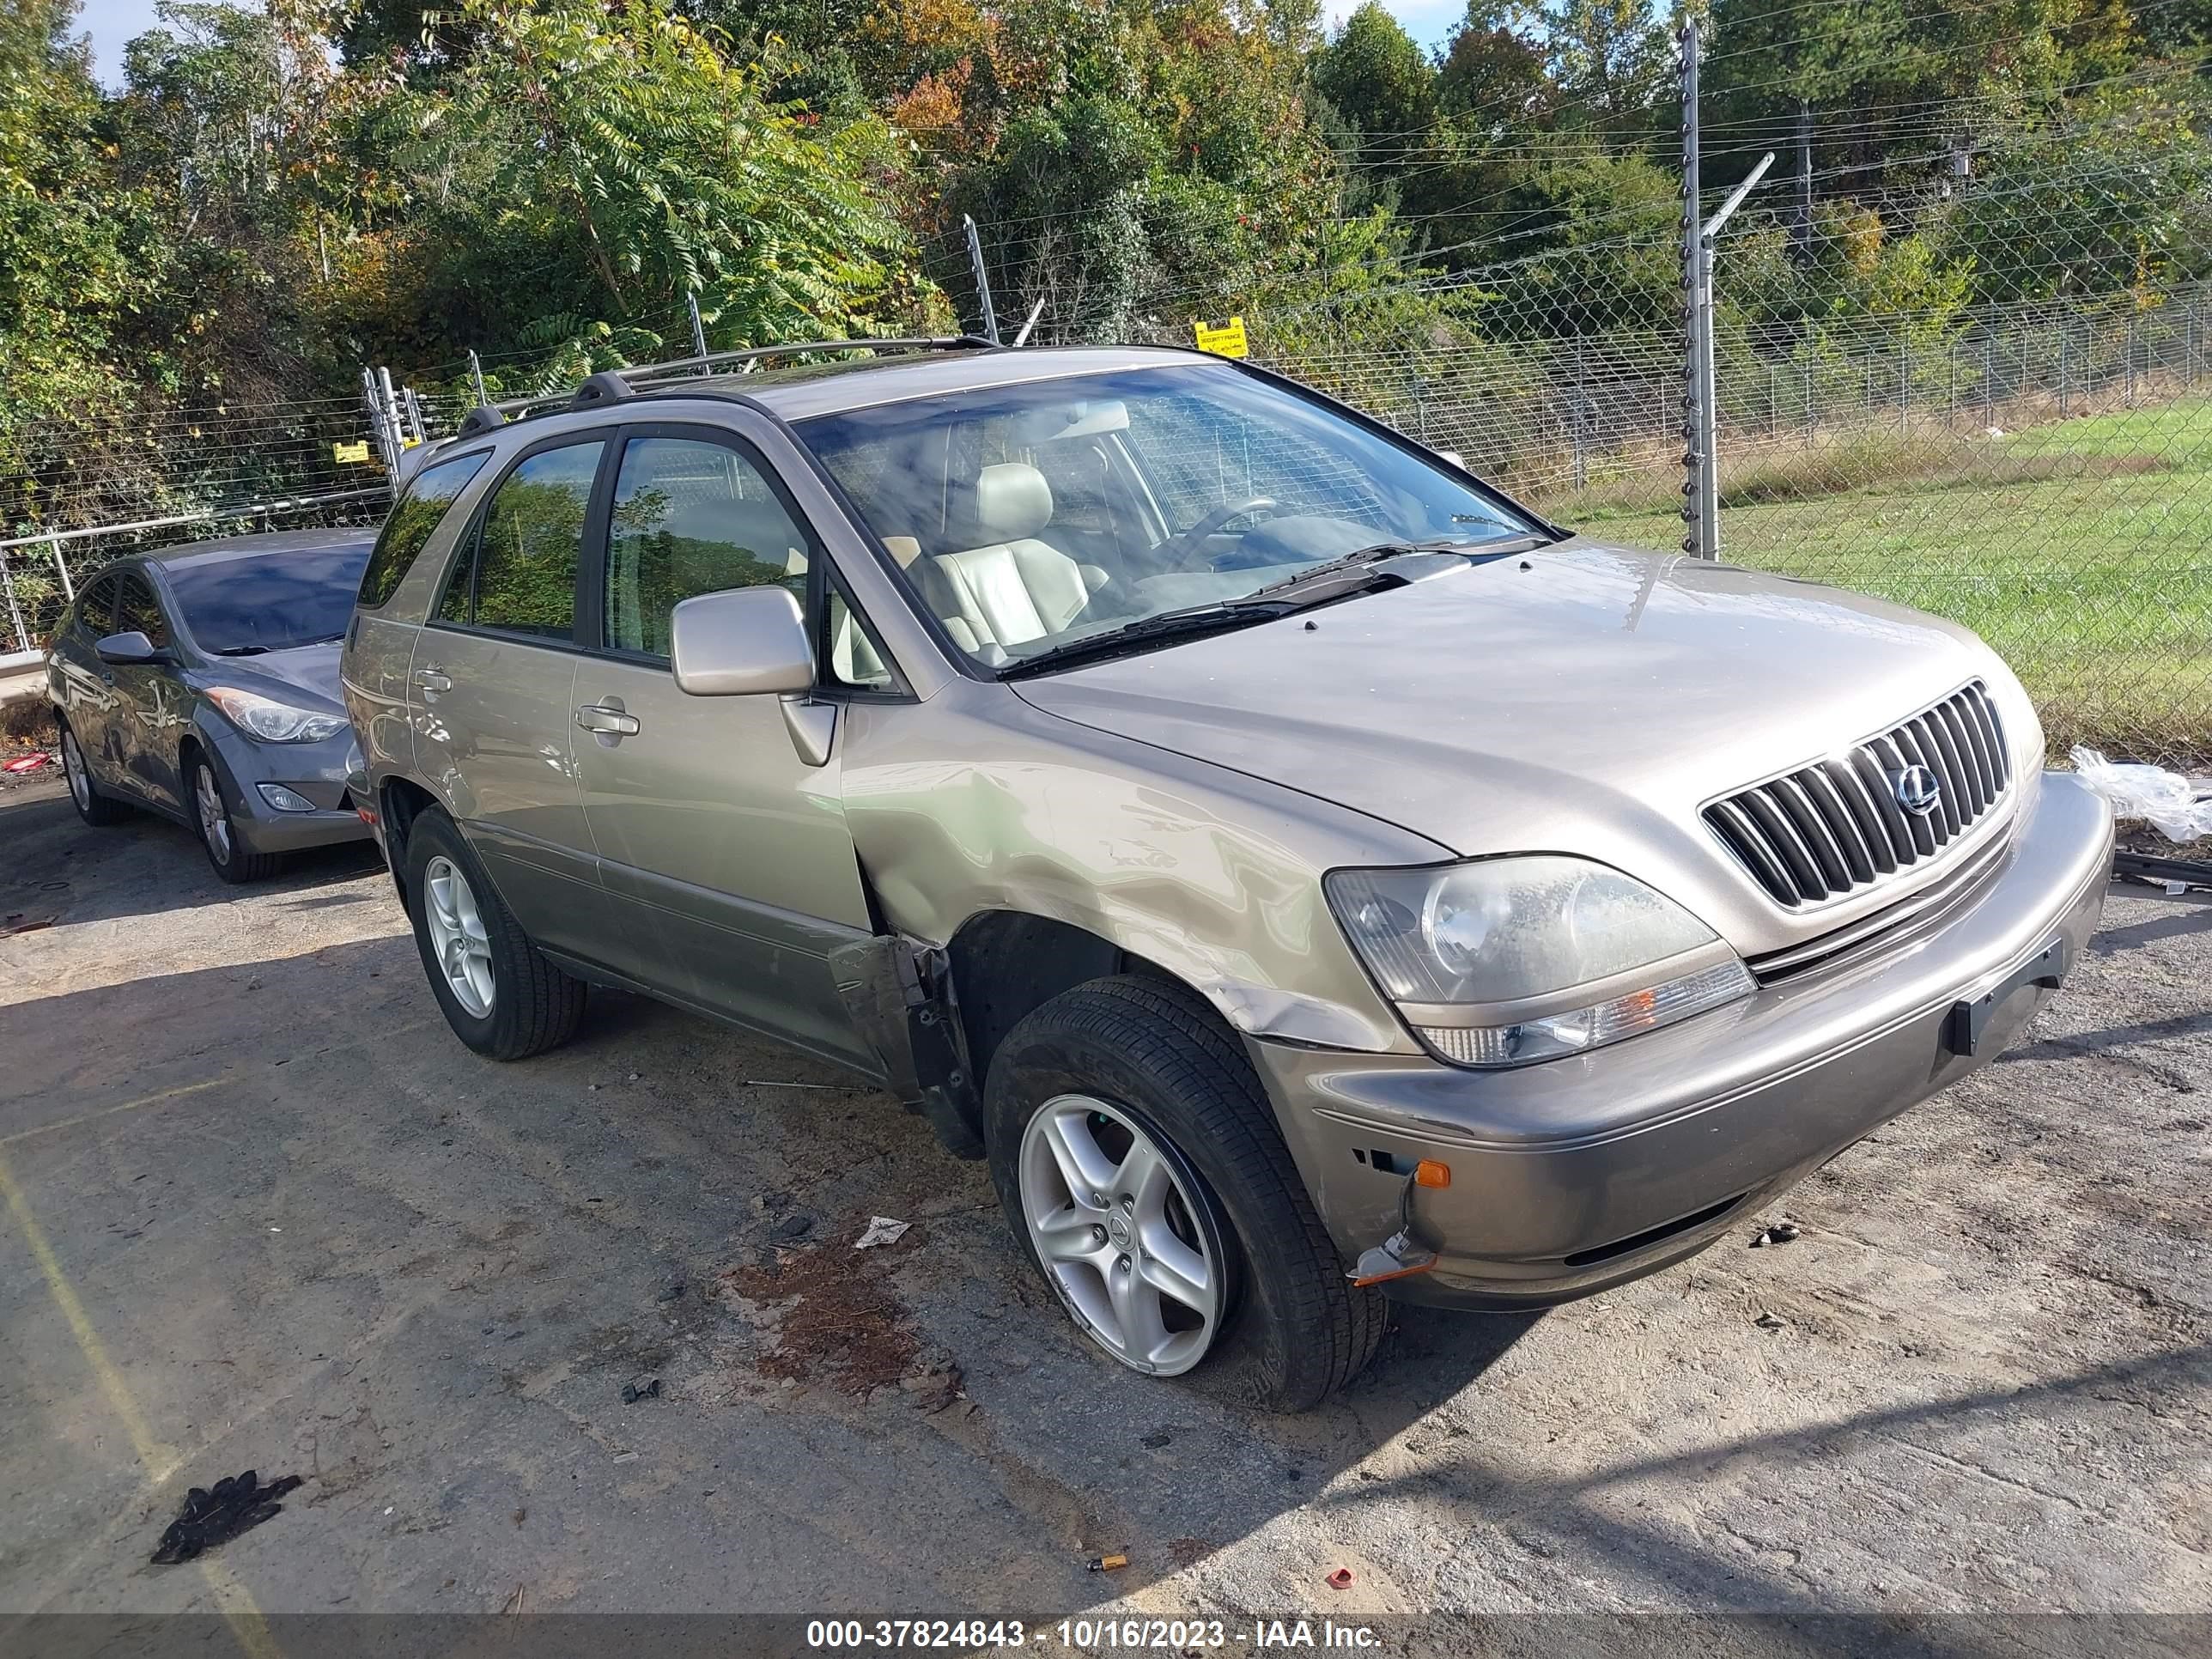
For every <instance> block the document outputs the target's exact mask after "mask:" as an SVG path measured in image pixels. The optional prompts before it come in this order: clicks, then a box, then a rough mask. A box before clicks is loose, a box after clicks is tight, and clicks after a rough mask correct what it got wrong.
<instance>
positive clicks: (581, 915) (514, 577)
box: [408, 432, 607, 957]
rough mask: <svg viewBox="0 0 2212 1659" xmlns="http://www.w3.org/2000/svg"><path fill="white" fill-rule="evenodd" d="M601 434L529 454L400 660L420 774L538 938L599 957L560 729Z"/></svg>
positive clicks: (477, 524)
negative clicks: (406, 659) (409, 659)
mask: <svg viewBox="0 0 2212 1659" xmlns="http://www.w3.org/2000/svg"><path fill="white" fill-rule="evenodd" d="M606 448H607V443H606V435H605V434H604V433H600V432H587V433H566V434H562V435H559V436H557V437H553V438H549V439H547V440H545V441H543V442H540V443H538V444H535V445H533V446H532V447H530V448H528V449H526V450H525V451H523V452H522V453H521V454H520V456H519V457H517V458H516V459H515V460H514V461H513V463H512V464H511V465H510V466H509V468H508V470H507V473H506V474H505V476H504V477H501V479H500V480H499V481H498V482H497V483H495V484H494V485H493V486H492V488H491V489H489V491H488V492H487V493H486V494H485V496H484V498H483V503H482V505H481V506H480V507H478V509H477V513H476V514H475V515H474V518H473V520H471V523H470V525H469V526H468V529H467V531H466V532H465V534H464V535H463V536H462V537H461V538H460V542H459V548H458V550H457V552H456V555H455V557H454V559H453V563H452V565H451V567H450V568H449V570H448V571H447V576H446V581H445V586H444V589H443V592H441V594H440V596H439V598H438V600H437V602H436V604H435V606H434V608H433V610H432V612H431V615H430V617H429V620H428V622H427V623H425V624H424V625H423V628H422V634H421V635H420V636H419V637H418V638H417V640H416V644H415V653H414V658H413V663H412V666H411V667H410V671H409V675H408V680H409V687H408V689H409V692H410V701H413V702H416V703H417V705H418V707H419V708H420V711H421V712H420V713H419V714H418V715H417V716H416V723H415V724H416V734H415V770H416V775H418V776H420V777H422V779H423V780H424V781H426V782H428V784H430V786H431V787H433V788H434V789H435V790H436V791H437V793H439V794H440V796H441V797H442V798H443V799H445V800H446V801H447V803H448V805H450V806H451V808H452V810H453V814H454V816H455V817H457V818H458V819H459V821H460V823H461V827H462V829H463V830H464V832H465V834H466V835H467V836H468V838H469V842H470V844H471V846H472V847H474V848H475V849H476V851H477V856H478V857H480V858H481V859H482V860H483V863H484V867H485V869H486V870H487V871H489V873H490V875H491V878H492V881H493V883H494V884H495V886H496V887H497V888H498V890H499V892H500V896H501V897H502V898H504V899H505V900H506V901H507V906H508V908H511V909H512V910H513V912H514V914H515V916H516V919H517V920H518V921H520V922H521V923H522V926H523V927H524V929H525V930H526V932H528V933H530V935H531V937H532V938H533V939H537V940H538V942H539V943H541V944H544V945H550V946H552V947H553V948H554V949H556V950H561V951H569V952H571V953H573V954H576V955H581V956H587V957H598V956H599V955H600V954H601V953H600V951H599V949H598V944H599V941H598V940H597V939H596V938H595V934H596V933H598V931H599V926H600V924H601V923H602V922H603V921H604V920H605V913H604V910H603V908H602V904H601V893H600V888H599V860H598V858H597V855H596V854H595V853H594V852H593V850H592V839H591V831H590V829H588V828H587V827H586V823H585V821H584V805H583V796H582V793H581V792H580V790H579V789H578V787H577V785H576V775H575V758H574V752H573V750H572V748H571V745H570V742H569V738H570V735H571V733H572V732H573V730H574V726H573V721H572V716H571V715H570V713H569V710H570V709H571V708H573V707H574V703H575V701H576V700H575V697H574V695H573V693H574V685H575V679H576V661H577V657H576V581H577V573H578V569H579V565H580V558H581V555H582V550H583V546H584V538H585V534H586V526H588V525H589V524H590V523H591V521H592V515H593V514H594V513H596V512H598V511H599V510H600V509H599V498H598V495H596V494H595V492H594V483H595V480H596V479H597V477H598V474H599V463H600V461H601V459H602V458H603V457H604V456H605V453H606Z"/></svg>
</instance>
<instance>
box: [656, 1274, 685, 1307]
mask: <svg viewBox="0 0 2212 1659" xmlns="http://www.w3.org/2000/svg"><path fill="white" fill-rule="evenodd" d="M683 1299H684V1281H683V1280H682V1279H678V1280H677V1281H676V1282H675V1283H674V1284H673V1285H669V1286H667V1287H666V1288H665V1290H663V1291H661V1292H660V1294H659V1296H657V1297H654V1298H653V1300H655V1301H656V1302H680V1301H682V1300H683Z"/></svg>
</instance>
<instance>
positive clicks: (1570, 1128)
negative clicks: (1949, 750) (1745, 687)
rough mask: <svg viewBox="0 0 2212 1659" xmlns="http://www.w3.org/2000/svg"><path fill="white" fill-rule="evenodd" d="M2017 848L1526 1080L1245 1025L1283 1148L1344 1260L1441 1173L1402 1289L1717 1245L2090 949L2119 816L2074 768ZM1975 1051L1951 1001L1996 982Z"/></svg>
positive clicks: (1452, 1298)
mask: <svg viewBox="0 0 2212 1659" xmlns="http://www.w3.org/2000/svg"><path fill="white" fill-rule="evenodd" d="M2029 799H2030V803H2031V805H2030V811H2031V816H2030V817H2029V818H2028V819H2027V822H2026V823H2025V824H2024V825H2022V826H2021V828H2020V829H2018V830H2017V831H2016V832H2015V840H2014V845H2013V848H2012V851H2011V854H2010V856H2009V861H2008V864H2007V866H2006V867H2005V868H2004V869H2003V870H2002V872H2001V873H2000V874H1998V875H1997V876H1996V878H1994V879H1993V880H1991V881H1990V883H1989V884H1988V885H1987V886H1985V887H1984V888H1983V889H1982V890H1981V891H1980V893H1979V894H1978V896H1976V897H1975V899H1974V900H1973V901H1972V902H1971V903H1970V904H1968V905H1967V906H1966V908H1962V909H1960V910H1959V911H1957V912H1956V913H1954V915H1951V916H1949V917H1948V918H1947V919H1946V920H1945V921H1944V923H1943V925H1942V927H1940V928H1939V929H1937V930H1936V931H1935V932H1933V933H1929V934H1927V935H1926V936H1924V937H1922V938H1919V939H1915V940H1913V941H1912V942H1911V943H1909V944H1907V945H1903V946H1901V947H1899V948H1897V949H1895V950H1893V951H1889V952H1887V953H1886V954H1880V955H1876V956H1874V957H1871V958H1870V959H1867V960H1861V961H1856V962H1850V961H1847V962H1845V963H1844V964H1843V965H1840V966H1838V967H1835V968H1832V969H1815V970H1814V971H1811V972H1809V973H1807V974H1805V975H1803V976H1802V977H1797V978H1792V979H1790V980H1787V981H1784V982H1782V983H1779V984H1776V985H1772V986H1769V987H1763V988H1762V989H1760V990H1759V991H1758V992H1756V993H1755V994H1753V995H1752V996H1750V997H1748V998H1747V999H1745V1000H1743V1001H1741V1002H1739V1003H1735V1004H1734V1005H1732V1006H1729V1007H1727V1008H1721V1009H1716V1010H1714V1011H1713V1012H1711V1013H1708V1014H1703V1015H1699V1016H1698V1017H1697V1018H1693V1019H1689V1020H1686V1021H1684V1022H1683V1023H1682V1024H1680V1025H1676V1026H1672V1027H1669V1028H1668V1029H1666V1030H1660V1031H1655V1032H1651V1033H1650V1034H1648V1035H1646V1036H1638V1037H1632V1038H1630V1039H1629V1040H1627V1041H1626V1042H1620V1043H1616V1044H1614V1045H1613V1046H1611V1047H1609V1048H1601V1049H1599V1050H1597V1051H1595V1052H1594V1053H1592V1054H1585V1055H1578V1056H1575V1057H1572V1058H1570V1059H1564V1060H1549V1061H1546V1062H1544V1063H1541V1064H1539V1065H1535V1066H1528V1067H1526V1068H1524V1069H1522V1070H1520V1071H1508V1072H1472V1071H1462V1070H1458V1069H1455V1068H1454V1067H1451V1066H1444V1065H1442V1064H1439V1063H1438V1062H1437V1061H1434V1060H1429V1059H1427V1058H1425V1057H1421V1056H1414V1055H1401V1054H1347V1053H1344V1052H1340V1051H1336V1050H1328V1049H1318V1048H1303V1047H1299V1046H1297V1045H1294V1044H1291V1043H1285V1042H1271V1041H1268V1040H1267V1039H1263V1038H1254V1039H1249V1048H1250V1050H1251V1053H1252V1055H1253V1058H1254V1060H1255V1063H1256V1064H1257V1065H1258V1066H1259V1068H1260V1071H1261V1077H1262V1078H1263V1079H1264V1080H1265V1082H1266V1084H1267V1091H1268V1094H1269V1097H1271V1098H1272V1100H1273V1102H1274V1104H1275V1109H1276V1113H1277V1115H1278V1117H1279V1120H1280V1121H1281V1123H1282V1126H1283V1129H1284V1133H1285V1137H1286V1139H1288V1140H1289V1142H1290V1146H1291V1156H1292V1157H1293V1158H1295V1159H1296V1161H1297V1165H1298V1170H1299V1173H1300V1174H1301V1175H1302V1176H1304V1179H1305V1183H1306V1188H1307V1190H1308V1191H1309V1192H1310V1193H1311V1194H1313V1196H1314V1200H1315V1202H1316V1205H1317V1206H1318V1207H1319V1209H1320V1211H1321V1214H1322V1220H1323V1221H1324V1223H1325V1224H1326V1225H1328V1230H1329V1233H1330V1236H1331V1237H1332V1238H1334V1241H1335V1243H1336V1246H1337V1248H1338V1249H1339V1250H1340V1252H1342V1254H1343V1255H1344V1258H1345V1260H1346V1261H1354V1260H1356V1259H1357V1258H1358V1255H1359V1254H1360V1252H1361V1251H1363V1250H1364V1249H1368V1248H1369V1247H1370V1246H1373V1245H1376V1244H1380V1243H1383V1241H1384V1240H1385V1239H1386V1238H1388V1237H1389V1236H1390V1235H1392V1234H1393V1233H1395V1231H1397V1230H1398V1228H1399V1225H1400V1202H1401V1195H1403V1194H1407V1182H1406V1180H1405V1178H1404V1176H1405V1174H1406V1173H1407V1172H1410V1171H1411V1170H1412V1169H1413V1165H1414V1164H1415V1163H1416V1162H1417V1161H1418V1160H1419V1159H1422V1158H1433V1159H1435V1160H1437V1161H1438V1162H1440V1163H1443V1164H1448V1165H1449V1166H1450V1170H1451V1184H1450V1185H1449V1187H1448V1188H1413V1189H1412V1192H1411V1206H1412V1214H1413V1222H1414V1228H1415V1232H1416V1234H1417V1236H1418V1237H1419V1240H1420V1242H1421V1243H1425V1244H1426V1245H1427V1246H1428V1247H1429V1248H1431V1249H1434V1250H1436V1251H1437V1255H1438V1258H1439V1259H1438V1261H1437V1266H1436V1267H1435V1268H1434V1269H1433V1270H1432V1271H1431V1272H1429V1273H1425V1274H1421V1275H1419V1276H1417V1277H1412V1278H1407V1279H1397V1280H1395V1281H1393V1282H1392V1283H1391V1284H1390V1285H1389V1287H1388V1288H1389V1291H1391V1292H1392V1293H1393V1294H1394V1295H1397V1296H1399V1297H1402V1298H1404V1299H1406V1300H1409V1301H1421V1302H1431V1303H1438V1304H1447V1305H1452V1306H1458V1307H1471V1308H1513V1307H1541V1306H1543V1305H1546V1304H1550V1303H1554V1302H1562V1301H1567V1300H1570V1299H1571V1298H1573V1297H1577V1296H1586V1295H1589V1294H1590V1293H1591V1292H1592V1291H1600V1290H1603V1289H1605V1288H1607V1286H1609V1285H1617V1284H1620V1283H1621V1282H1622V1281H1623V1280H1625V1279H1633V1278H1636V1277H1638V1276H1639V1275H1640V1274H1643V1273H1650V1272H1652V1271H1653V1270H1655V1269H1656V1268H1659V1267H1665V1266H1667V1265H1668V1264H1669V1263H1671V1262H1674V1261H1680V1260H1681V1259H1682V1258H1683V1257H1684V1256H1686V1255H1691V1254H1692V1253H1694V1252H1695V1251H1697V1250H1699V1249H1703V1248H1704V1247H1705V1245H1707V1244H1709V1243H1711V1242H1712V1241H1713V1240H1714V1238H1716V1237H1718V1236H1719V1235H1720V1234H1721V1233H1722V1232H1723V1231H1726V1230H1727V1229H1728V1228H1729V1225H1731V1223H1732V1221H1733V1219H1734V1218H1735V1217H1736V1216H1738V1215H1739V1214H1741V1213H1742V1212H1746V1211H1748V1210H1751V1209H1753V1208H1756V1207H1758V1206H1759V1205H1762V1204H1764V1203H1765V1202H1767V1201H1768V1200H1771V1199H1772V1198H1774V1197H1775V1196H1777V1195H1778V1194H1780V1193H1782V1192H1783V1191H1784V1190H1785V1189H1787V1188H1789V1187H1790V1186H1792V1185H1793V1184H1795V1183H1796V1182H1798V1181H1799V1180H1801V1179H1802V1178H1803V1177H1804V1176H1806V1175H1807V1174H1808V1173H1810V1172H1811V1171H1812V1170H1814V1169H1816V1168H1818V1167H1819V1166H1820V1164H1823V1163H1825V1162H1826V1161H1827V1160H1828V1159H1829V1158H1832V1157H1834V1156H1835V1155H1836V1154H1837V1153H1838V1152H1841V1151H1843V1150H1844V1148H1845V1147H1847V1146H1850V1145H1851V1144H1852V1143H1853V1142H1855V1141H1857V1140H1858V1139H1861V1138H1862V1137H1863V1136H1864V1135H1865V1134H1867V1133H1868V1132H1869V1131H1870V1130H1872V1129H1874V1128H1875V1127H1879V1126H1880V1125H1881V1123H1883V1122H1885V1121H1887V1120H1888V1119H1889V1118H1891V1117H1893V1116H1895V1115H1897V1114H1898V1113H1899V1112H1901V1111H1903V1110H1904V1109H1905V1108H1906V1107H1908V1106H1911V1105H1913V1104H1915V1103H1917V1102H1919V1101H1922V1100H1924V1099H1926V1098H1927V1097H1929V1096H1930V1095H1932V1094H1935V1093H1936V1092H1937V1091H1940V1090H1942V1089H1944V1088H1947V1087H1948V1086H1949V1085H1951V1084H1953V1083H1955V1082H1957V1081H1958V1080H1959V1079H1960V1078H1962V1077H1964V1076H1966V1074H1967V1073H1970V1072H1972V1071H1975V1070H1977V1069H1978V1068H1979V1067H1981V1066H1984V1065H1987V1064H1988V1063H1989V1062H1990V1060H1993V1059H1994V1058H1995V1057H1996V1055H1997V1054H1999V1053H2001V1052H2002V1050H2003V1049H2004V1048H2006V1047H2007V1046H2008V1045H2009V1044H2010V1043H2011V1042H2014V1041H2015V1040H2016V1039H2017V1038H2018V1036H2019V1035H2020V1032H2021V1029H2022V1028H2023V1027H2024V1026H2026V1025H2027V1022H2028V1020H2029V1019H2030V1018H2033V1015H2034V1014H2035V1012H2036V1011H2037V1010H2038V1009H2039V1008H2040V1007H2041V1006H2043V1004H2044V1003H2045V1002H2046V1001H2048V1000H2050V998H2051V994H2052V990H2051V987H2050V986H2048V985H2047V984H2039V983H2037V982H2035V981H2034V979H2033V977H2032V976H2031V975H2032V974H2033V971H2034V964H2035V963H2037V961H2038V959H2039V957H2042V955H2043V953H2044V952H2045V950H2046V949H2047V948H2048V947H2049V946H2051V945H2052V944H2053V942H2054V941H2056V940H2063V942H2064V960H2066V961H2069V962H2070V961H2074V960H2076V959H2078V958H2079V957H2080V955H2081V950H2082V947H2083V946H2084V945H2086V944H2087V941H2088V939H2089V936H2090V934H2091V933H2093V932H2094V931H2095V929H2096V926H2097V920H2098V917H2099V915H2100V913H2101V911H2102V909H2103V907H2104V899H2105V890H2106V883H2107V881H2108V880H2109V878H2110V872H2111V866H2112V813H2111V811H2110V809H2109V808H2108V807H2107V806H2106V804H2105V803H2104V802H2103V801H2102V800H2100V799H2099V798H2098V797H2096V796H2095V795H2093V794H2092V793H2090V792H2089V791H2088V790H2087V788H2085V787H2082V785H2081V783H2080V782H2079V781H2077V780H2075V778H2074V777H2073V776H2072V775H2069V774H2065V773H2051V774H2049V775H2046V776H2045V778H2044V779H2043V780H2042V788H2041V790H2040V792H2039V793H2031V794H2030V797H2029ZM2015 981H2019V982H2018V984H2017V985H2016V987H2015V988H2013V989H2011V990H2009V991H2008V992H2007V993H2006V994H2003V995H2001V996H1999V997H1998V998H1997V999H1996V1000H1995V1002H1994V1003H1991V1004H1990V1005H1989V1006H1984V1007H1982V1008H1980V1009H1979V1010H1978V1013H1977V1015H1976V1018H1975V1021H1974V1024H1975V1029H1976V1034H1977V1037H1978V1040H1977V1041H1976V1042H1974V1043H1973V1044H1972V1048H1973V1052H1972V1054H1961V1053H1959V1052H1956V1049H1957V1048H1960V1047H1961V1046H1964V1045H1962V1044H1960V1042H1957V1041H1956V1030H1955V1028H1954V1021H1953V1011H1954V1007H1955V1006H1957V1005H1959V1004H1960V1002H1962V1001H1974V1000H1979V999H1980V998H1982V997H1983V996H1984V994H1985V993H1987V992H1989V991H1990V990H1991V989H1992V988H1994V987H2006V986H2013V985H2014V984H2015Z"/></svg>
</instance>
